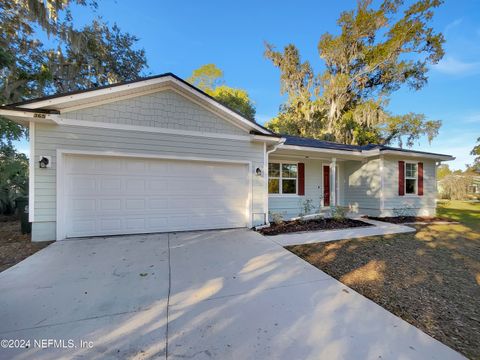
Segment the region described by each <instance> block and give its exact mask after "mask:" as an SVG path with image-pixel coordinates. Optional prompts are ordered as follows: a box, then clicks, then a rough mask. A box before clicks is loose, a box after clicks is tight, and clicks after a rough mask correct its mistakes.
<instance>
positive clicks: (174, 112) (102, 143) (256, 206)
mask: <svg viewBox="0 0 480 360" xmlns="http://www.w3.org/2000/svg"><path fill="white" fill-rule="evenodd" d="M156 101H158V103H157V102H156ZM67 114H68V115H67V116H68V117H70V118H73V119H77V120H86V121H105V122H112V123H114V122H118V123H122V124H129V125H139V126H154V127H155V126H159V127H169V128H174V129H187V130H195V131H204V132H217V133H227V134H241V135H247V133H246V132H245V131H242V130H240V129H238V128H237V127H235V126H233V125H231V124H230V123H228V122H226V121H225V120H223V119H222V118H220V117H219V116H217V115H215V114H213V113H211V112H209V111H207V110H205V109H203V108H202V107H200V106H199V105H197V104H195V103H193V102H189V100H186V99H185V98H183V97H182V96H180V95H178V94H176V93H174V92H171V91H168V92H161V93H156V94H151V95H145V96H142V97H139V98H132V99H128V100H122V101H118V102H115V103H110V104H105V105H100V106H98V107H92V108H88V109H82V110H77V111H74V112H70V113H67ZM62 117H65V115H62ZM203 124H205V127H203ZM35 130H36V131H35V142H34V153H33V154H32V156H34V157H35V158H38V156H41V155H44V156H51V158H52V164H51V167H50V168H47V169H38V168H36V169H35V184H34V189H35V190H34V196H35V205H34V207H35V209H34V211H35V218H34V223H33V229H32V239H33V240H36V241H41V240H53V239H55V238H56V233H55V229H56V224H55V221H56V165H57V159H56V150H57V149H68V150H80V151H97V152H106V151H107V152H108V151H113V152H122V153H125V152H129V153H136V154H146V155H162V156H181V157H195V158H212V159H225V160H242V161H251V162H252V171H253V172H254V171H255V169H256V168H257V167H260V168H263V164H264V151H263V150H264V148H263V143H253V142H250V141H248V140H231V139H221V138H208V137H199V136H186V135H171V134H163V133H149V132H145V131H125V130H115V129H104V128H94V127H84V126H65V125H62V126H58V125H46V124H37V125H36V129H35ZM252 179H253V183H252V194H253V208H252V214H253V215H252V216H253V224H254V225H260V224H262V223H263V222H264V217H265V215H264V213H265V212H266V209H264V208H263V205H264V189H265V188H264V182H263V177H259V176H253V177H252Z"/></svg>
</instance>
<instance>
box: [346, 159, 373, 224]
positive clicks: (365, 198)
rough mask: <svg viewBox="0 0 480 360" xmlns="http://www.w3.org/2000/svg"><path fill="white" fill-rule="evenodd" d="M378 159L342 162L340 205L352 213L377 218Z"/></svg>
mask: <svg viewBox="0 0 480 360" xmlns="http://www.w3.org/2000/svg"><path fill="white" fill-rule="evenodd" d="M380 164H381V163H380V159H379V158H376V159H372V160H368V161H366V162H360V161H345V162H343V179H344V181H343V193H344V195H343V199H342V203H343V205H345V206H348V207H349V208H350V209H351V211H352V212H355V213H362V214H366V215H372V216H378V215H379V211H380V196H381V187H382V180H381V174H380Z"/></svg>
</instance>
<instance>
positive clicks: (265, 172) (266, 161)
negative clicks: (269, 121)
mask: <svg viewBox="0 0 480 360" xmlns="http://www.w3.org/2000/svg"><path fill="white" fill-rule="evenodd" d="M277 139H278V138H277ZM285 141H287V139H286V138H284V137H282V138H280V139H279V140H278V143H277V144H275V145H273V147H272V148H271V149H270V150H268V151H265V161H264V164H263V172H264V174H263V178H264V182H265V188H264V190H265V200H264V206H263V207H264V209H265V211H266V213H265V225H262V226H263V227H269V226H270V221H269V220H268V158H269V156H270V154H271V153H273V152H274V151H276V150H277V148H278V147H279V146H281V145H283V144H284V143H285ZM265 150H266V147H265Z"/></svg>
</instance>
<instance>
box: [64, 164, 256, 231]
mask: <svg viewBox="0 0 480 360" xmlns="http://www.w3.org/2000/svg"><path fill="white" fill-rule="evenodd" d="M64 175H65V177H64V179H65V180H64V192H65V193H64V199H65V203H64V208H65V211H66V212H65V216H64V219H65V230H66V237H77V236H94V235H115V234H134V233H148V232H163V231H183V230H201V229H219V228H231V227H244V226H247V224H248V222H247V216H248V207H249V203H250V200H249V196H248V194H249V191H248V186H249V181H248V166H247V165H246V164H231V163H216V162H201V161H183V160H156V159H139V158H119V157H102V156H77V155H68V156H66V157H65V173H64Z"/></svg>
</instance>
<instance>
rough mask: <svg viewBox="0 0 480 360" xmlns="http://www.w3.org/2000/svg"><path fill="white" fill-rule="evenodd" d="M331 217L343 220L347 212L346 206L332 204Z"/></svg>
mask: <svg viewBox="0 0 480 360" xmlns="http://www.w3.org/2000/svg"><path fill="white" fill-rule="evenodd" d="M330 213H331V215H332V218H333V219H335V220H345V218H346V217H347V213H348V208H346V207H344V206H333V207H332V208H331V210H330Z"/></svg>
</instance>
